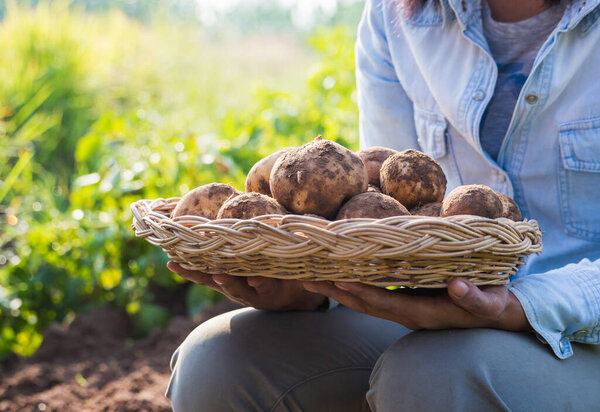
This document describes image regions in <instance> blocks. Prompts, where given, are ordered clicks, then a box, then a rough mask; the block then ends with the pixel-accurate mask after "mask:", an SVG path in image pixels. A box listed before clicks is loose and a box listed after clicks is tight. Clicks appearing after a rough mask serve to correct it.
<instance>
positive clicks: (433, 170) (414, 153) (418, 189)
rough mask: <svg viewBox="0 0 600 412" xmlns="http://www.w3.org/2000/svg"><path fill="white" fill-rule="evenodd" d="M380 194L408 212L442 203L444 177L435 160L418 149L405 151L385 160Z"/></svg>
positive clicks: (444, 191) (444, 184) (381, 175)
mask: <svg viewBox="0 0 600 412" xmlns="http://www.w3.org/2000/svg"><path fill="white" fill-rule="evenodd" d="M380 181H381V191H382V192H383V193H385V194H386V195H389V196H392V197H393V198H394V199H396V200H397V201H399V202H400V203H402V204H403V205H404V206H406V207H407V208H408V209H412V208H413V207H416V206H419V205H422V204H425V203H431V202H441V201H442V199H443V198H444V194H445V193H446V176H445V175H444V172H443V171H442V168H441V167H440V165H439V164H438V162H436V161H435V160H434V159H432V158H431V157H429V156H428V155H426V154H425V153H422V152H420V151H418V150H413V149H409V150H404V151H402V152H399V153H396V154H394V155H392V156H390V157H388V158H387V160H386V161H385V162H383V165H382V166H381V174H380Z"/></svg>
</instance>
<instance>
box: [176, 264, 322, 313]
mask: <svg viewBox="0 0 600 412" xmlns="http://www.w3.org/2000/svg"><path fill="white" fill-rule="evenodd" d="M167 268H168V269H169V270H171V271H172V272H175V273H177V274H178V275H179V276H181V277H182V278H185V279H187V280H189V281H192V282H194V283H197V284H199V285H203V286H207V287H209V288H211V289H214V290H216V291H217V292H220V293H222V294H224V295H225V296H227V297H228V298H229V299H231V300H233V301H234V302H238V303H241V304H242V305H246V306H252V307H254V308H256V309H263V310H275V311H287V310H307V311H308V310H315V309H317V308H318V307H319V305H321V304H322V303H323V302H324V301H325V299H326V298H325V297H324V296H323V295H320V294H318V293H313V292H309V291H307V290H305V289H304V288H303V287H302V283H300V282H299V281H297V280H280V279H271V278H265V277H249V278H244V277H236V276H229V275H226V274H220V275H209V274H206V273H203V272H199V271H196V270H187V269H184V268H182V267H181V266H179V265H178V264H177V263H175V262H169V263H168V264H167Z"/></svg>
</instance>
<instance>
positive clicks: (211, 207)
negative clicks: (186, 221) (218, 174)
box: [171, 183, 242, 219]
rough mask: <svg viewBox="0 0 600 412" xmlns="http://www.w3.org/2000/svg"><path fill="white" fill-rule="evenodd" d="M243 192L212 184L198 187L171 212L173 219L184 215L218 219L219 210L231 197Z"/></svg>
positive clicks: (221, 184) (224, 185) (219, 184)
mask: <svg viewBox="0 0 600 412" xmlns="http://www.w3.org/2000/svg"><path fill="white" fill-rule="evenodd" d="M241 193H242V192H240V191H238V190H236V189H235V188H234V187H233V186H231V185H226V184H223V183H210V184H207V185H204V186H200V187H197V188H195V189H193V190H190V191H189V192H188V193H186V194H185V196H183V197H182V198H181V200H179V202H178V203H177V206H175V209H173V212H171V218H174V217H177V216H183V215H194V216H202V217H204V218H206V219H216V218H217V213H218V212H219V209H220V208H221V206H222V205H223V203H225V201H226V200H227V199H229V198H230V197H231V196H237V195H239V194H241Z"/></svg>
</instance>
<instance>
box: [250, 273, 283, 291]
mask: <svg viewBox="0 0 600 412" xmlns="http://www.w3.org/2000/svg"><path fill="white" fill-rule="evenodd" d="M246 282H247V283H248V286H251V287H253V288H254V289H255V290H256V292H257V293H258V294H260V295H272V294H274V293H275V291H276V290H277V288H278V283H279V282H278V281H277V279H270V278H265V277H262V276H256V277H249V278H247V279H246Z"/></svg>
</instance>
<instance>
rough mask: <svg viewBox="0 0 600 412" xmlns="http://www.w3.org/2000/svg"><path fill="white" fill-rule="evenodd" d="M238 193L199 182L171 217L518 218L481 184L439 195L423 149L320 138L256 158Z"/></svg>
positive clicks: (441, 183) (440, 175) (437, 171)
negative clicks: (359, 146) (353, 145)
mask: <svg viewBox="0 0 600 412" xmlns="http://www.w3.org/2000/svg"><path fill="white" fill-rule="evenodd" d="M245 190H246V193H242V192H240V191H238V190H236V189H235V188H233V187H232V186H230V185H227V184H222V183H211V184H208V185H204V186H200V187H198V188H196V189H194V190H192V191H190V192H189V193H187V194H186V195H185V196H184V197H183V198H182V199H181V200H180V201H179V203H178V204H177V206H176V207H175V209H174V210H173V212H172V214H171V217H178V216H184V215H196V216H202V217H205V218H207V219H228V218H233V219H251V218H253V217H256V216H262V215H268V214H299V215H312V216H319V217H323V218H325V219H328V220H340V219H350V218H376V219H381V218H385V217H391V216H400V215H420V216H432V217H435V216H452V215H477V216H484V217H488V218H492V219H495V218H498V217H506V218H509V219H512V220H521V219H522V218H521V212H520V210H519V207H518V206H517V204H516V203H515V202H514V201H513V200H512V199H510V198H509V197H508V196H506V195H504V194H499V193H495V192H494V191H493V190H492V189H490V188H489V187H487V186H484V185H466V186H459V187H457V188H456V189H454V190H452V191H451V192H450V193H449V194H448V195H447V196H445V194H446V176H445V175H444V172H443V171H442V168H441V167H440V165H439V164H438V163H437V162H436V161H435V160H434V159H432V158H431V157H429V156H428V155H426V154H425V153H422V152H419V151H417V150H404V151H402V152H397V151H395V150H392V149H388V148H384V147H370V148H368V149H364V150H361V151H359V152H356V153H354V152H352V151H350V150H348V149H346V148H345V147H343V146H341V145H339V144H337V143H335V142H333V141H330V140H325V139H322V138H321V137H320V136H319V137H317V138H316V139H314V140H313V141H311V142H309V143H307V144H305V145H304V146H301V147H288V148H285V149H282V150H279V151H277V152H275V153H273V154H271V155H270V156H267V157H265V158H264V159H262V160H260V161H259V162H257V163H256V164H255V165H254V167H252V169H251V170H250V172H249V173H248V176H247V179H246V185H245ZM444 196H445V197H444Z"/></svg>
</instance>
